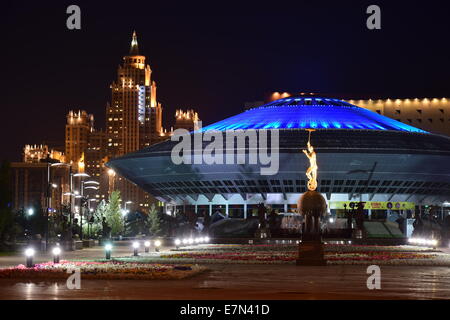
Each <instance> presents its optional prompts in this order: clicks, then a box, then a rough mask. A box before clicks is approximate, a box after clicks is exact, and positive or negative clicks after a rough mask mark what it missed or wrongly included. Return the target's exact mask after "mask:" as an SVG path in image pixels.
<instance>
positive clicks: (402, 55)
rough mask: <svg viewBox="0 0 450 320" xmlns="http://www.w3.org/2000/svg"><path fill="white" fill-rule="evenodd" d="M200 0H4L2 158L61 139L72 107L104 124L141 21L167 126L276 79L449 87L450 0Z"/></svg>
mask: <svg viewBox="0 0 450 320" xmlns="http://www.w3.org/2000/svg"><path fill="white" fill-rule="evenodd" d="M166 2H167V1H166ZM194 3H195V2H192V1H183V2H179V3H177V2H169V4H166V5H161V4H157V3H156V2H154V1H138V2H135V1H129V2H127V1H121V2H117V3H115V2H111V1H89V2H83V1H70V2H67V1H54V3H53V2H50V1H20V2H19V1H14V2H6V3H2V8H1V14H2V19H1V39H2V47H1V53H0V54H1V62H2V66H1V81H2V89H3V90H2V96H3V99H1V105H0V106H1V112H2V113H1V115H2V117H1V119H2V121H1V126H0V134H1V135H0V137H1V138H0V139H1V140H0V142H1V146H2V148H1V150H2V154H0V155H1V156H2V158H6V159H9V160H13V161H14V160H19V159H20V154H21V151H22V148H23V145H24V144H26V143H30V144H34V143H41V142H45V141H49V142H56V143H58V142H59V144H61V145H63V141H64V125H65V116H66V114H67V112H68V110H71V109H79V108H82V109H85V110H87V111H88V112H90V113H93V114H94V116H95V120H96V126H97V127H103V126H104V108H105V104H106V102H107V101H109V99H110V89H109V85H110V84H111V82H112V81H113V80H115V79H116V70H117V66H118V64H119V63H121V59H122V56H123V55H125V54H127V53H128V49H129V44H130V40H131V33H132V31H133V30H136V31H137V33H138V40H139V47H140V50H141V52H142V53H143V54H145V55H146V56H147V60H148V62H149V63H150V65H151V68H152V70H153V79H154V80H155V81H156V82H157V85H158V100H159V101H160V102H161V103H162V104H163V108H164V116H163V121H164V124H165V126H166V127H167V128H170V125H171V124H172V121H173V116H174V110H175V109H177V108H187V107H192V108H195V109H196V110H197V111H198V112H199V114H200V118H201V119H202V120H203V121H204V124H209V123H212V122H215V121H218V120H221V119H223V118H225V117H227V116H231V115H234V114H236V113H238V112H241V111H242V109H243V106H244V103H245V102H249V101H255V100H262V99H263V97H264V96H265V95H266V94H267V93H268V92H271V91H295V92H301V91H305V92H317V93H324V94H327V95H334V96H337V97H347V98H351V97H353V98H388V97H394V98H406V97H410V98H416V97H444V96H446V97H449V96H450V61H449V59H450V41H449V40H450V39H449V34H450V33H449V31H450V13H449V11H448V8H447V7H444V5H445V2H444V1H442V2H437V1H389V2H386V3H384V2H380V1H376V2H375V1H371V2H368V1H360V2H358V1H345V2H344V1H333V2H329V3H326V2H322V1H296V2H292V3H283V2H280V1H276V2H271V3H270V4H269V3H267V4H265V3H264V2H260V1H258V2H254V3H251V2H248V1H244V0H242V1H240V2H223V3H220V1H210V2H208V3H209V4H210V5H209V6H205V4H201V5H200V4H194ZM70 4H77V5H79V6H80V7H81V15H82V22H81V27H82V29H81V30H79V31H72V30H68V29H67V28H66V19H67V17H68V15H67V14H66V8H67V6H68V5H70ZM369 4H378V5H380V7H381V13H382V29H381V30H375V31H371V30H368V29H367V28H366V19H367V17H368V15H367V14H366V13H365V12H366V8H367V6H368V5H369ZM5 96H6V99H5Z"/></svg>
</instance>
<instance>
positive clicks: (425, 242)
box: [408, 238, 438, 247]
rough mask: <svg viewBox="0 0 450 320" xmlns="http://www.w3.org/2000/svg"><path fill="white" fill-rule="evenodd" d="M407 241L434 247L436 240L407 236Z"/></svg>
mask: <svg viewBox="0 0 450 320" xmlns="http://www.w3.org/2000/svg"><path fill="white" fill-rule="evenodd" d="M408 242H409V243H411V244H415V245H422V246H431V247H436V246H437V244H438V241H437V240H435V239H424V238H409V239H408Z"/></svg>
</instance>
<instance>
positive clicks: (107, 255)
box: [105, 243, 112, 260]
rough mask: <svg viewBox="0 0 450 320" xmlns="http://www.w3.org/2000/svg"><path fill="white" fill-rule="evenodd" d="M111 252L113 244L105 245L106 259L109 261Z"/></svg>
mask: <svg viewBox="0 0 450 320" xmlns="http://www.w3.org/2000/svg"><path fill="white" fill-rule="evenodd" d="M111 250H112V245H111V244H109V243H108V244H106V245H105V254H106V259H107V260H109V259H111Z"/></svg>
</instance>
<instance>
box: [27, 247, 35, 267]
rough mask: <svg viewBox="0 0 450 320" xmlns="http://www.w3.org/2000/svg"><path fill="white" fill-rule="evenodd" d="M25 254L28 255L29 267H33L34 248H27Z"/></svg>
mask: <svg viewBox="0 0 450 320" xmlns="http://www.w3.org/2000/svg"><path fill="white" fill-rule="evenodd" d="M25 256H26V257H27V268H33V267H34V263H33V256H34V249H33V248H28V249H26V250H25Z"/></svg>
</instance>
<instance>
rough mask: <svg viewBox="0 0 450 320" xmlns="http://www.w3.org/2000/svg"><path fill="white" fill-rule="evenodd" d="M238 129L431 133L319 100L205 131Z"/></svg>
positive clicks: (246, 115)
mask: <svg viewBox="0 0 450 320" xmlns="http://www.w3.org/2000/svg"><path fill="white" fill-rule="evenodd" d="M237 129H244V130H245V129H353V130H383V131H386V130H392V131H404V132H418V133H427V132H426V131H424V130H422V129H418V128H415V127H412V126H410V125H407V124H405V123H402V122H399V121H396V120H393V119H391V118H388V117H385V116H382V115H380V114H378V113H375V112H372V111H369V110H367V109H364V108H360V107H358V106H355V105H352V104H350V103H348V102H345V101H342V100H338V99H332V98H319V97H290V98H284V99H280V100H276V101H273V102H270V103H268V104H265V105H262V106H260V107H257V108H253V109H250V110H248V111H245V112H243V113H240V114H238V115H236V116H233V117H230V118H227V119H225V120H222V121H219V122H216V123H214V124H211V125H209V126H206V127H204V128H203V129H202V130H203V131H206V130H220V131H225V130H237Z"/></svg>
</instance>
